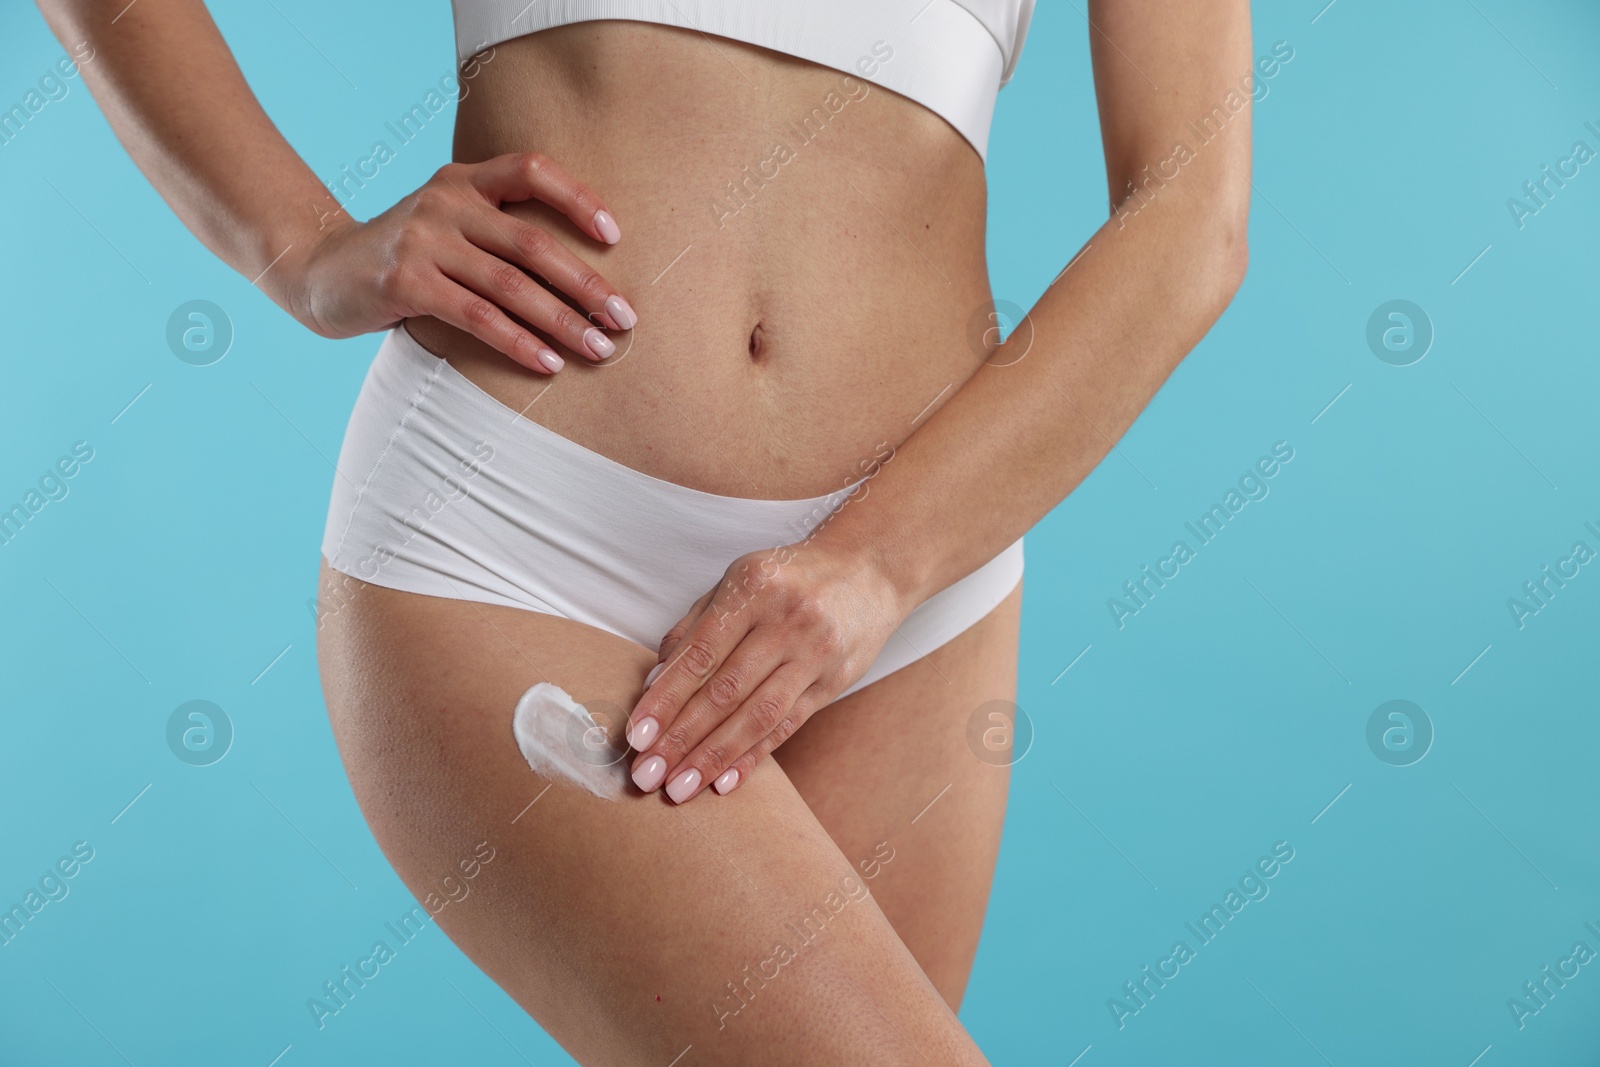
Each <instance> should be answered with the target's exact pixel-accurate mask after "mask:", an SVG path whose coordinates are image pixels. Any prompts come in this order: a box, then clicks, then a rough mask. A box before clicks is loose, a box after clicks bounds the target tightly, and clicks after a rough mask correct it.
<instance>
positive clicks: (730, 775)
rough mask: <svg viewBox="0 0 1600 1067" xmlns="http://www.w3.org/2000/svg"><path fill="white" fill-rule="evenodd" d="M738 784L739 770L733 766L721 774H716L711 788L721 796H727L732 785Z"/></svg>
mask: <svg viewBox="0 0 1600 1067" xmlns="http://www.w3.org/2000/svg"><path fill="white" fill-rule="evenodd" d="M738 784H739V771H738V769H737V768H734V767H729V768H728V769H727V770H725V771H723V772H722V773H721V774H719V775H717V780H716V781H714V782H712V783H711V788H712V789H715V790H716V791H717V792H718V793H719V794H721V795H722V796H727V795H728V790H730V789H732V788H733V787H734V786H736V785H738Z"/></svg>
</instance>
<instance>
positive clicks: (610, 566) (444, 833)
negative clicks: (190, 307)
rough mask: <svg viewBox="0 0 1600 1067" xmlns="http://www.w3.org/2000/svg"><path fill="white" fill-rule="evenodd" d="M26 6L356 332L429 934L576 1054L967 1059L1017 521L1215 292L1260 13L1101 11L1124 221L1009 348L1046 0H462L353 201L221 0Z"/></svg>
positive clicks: (392, 787)
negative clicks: (446, 130) (181, 74)
mask: <svg viewBox="0 0 1600 1067" xmlns="http://www.w3.org/2000/svg"><path fill="white" fill-rule="evenodd" d="M43 6H44V8H45V12H46V15H47V17H48V18H49V20H50V22H51V24H52V26H53V27H54V29H55V31H56V33H57V34H58V36H60V38H61V39H62V40H63V41H64V42H77V41H81V40H87V41H88V42H90V44H92V46H93V48H94V50H95V55H96V61H95V63H94V64H93V65H92V66H87V67H85V68H84V75H85V77H86V78H87V79H88V82H89V84H90V86H91V87H92V89H93V91H94V93H95V95H96V97H97V99H98V100H99V101H100V102H101V104H102V106H103V107H104V108H105V110H106V112H107V114H108V116H109V117H110V120H111V122H112V124H113V126H114V127H115V129H116V131H117V133H118V135H119V136H120V137H121V139H122V142H123V144H124V145H125V146H126V147H127V149H128V151H129V152H130V154H131V155H132V156H133V158H134V159H135V161H136V162H137V163H138V164H139V165H140V166H141V167H142V168H143V170H144V172H145V173H146V174H147V175H148V176H149V178H150V180H151V181H152V182H153V183H154V184H155V186H156V187H157V188H158V189H159V190H160V192H161V193H162V195H163V196H164V197H165V198H166V199H167V202H168V203H169V204H170V205H171V206H172V207H173V209H174V210H175V211H176V212H177V213H178V215H179V216H180V217H181V218H182V219H183V221H184V222H185V223H186V224H187V225H188V226H189V227H190V228H191V229H192V230H193V231H194V232H195V234H196V235H197V236H198V237H199V238H200V239H201V240H202V241H204V242H205V243H206V244H207V246H208V247H210V248H211V249H213V250H214V251H215V252H216V253H217V254H218V255H219V256H221V257H222V258H223V259H224V260H226V261H227V262H228V263H229V264H230V265H232V266H233V267H235V268H236V269H237V270H239V271H240V272H241V273H243V274H244V275H245V276H247V277H249V278H251V279H252V280H253V281H254V282H255V284H257V285H258V286H259V287H260V288H261V289H262V290H263V291H264V292H265V293H266V294H267V295H268V296H270V297H271V298H272V299H273V300H274V301H276V302H277V303H278V304H280V305H281V306H282V307H283V308H284V309H285V310H286V311H288V312H289V313H290V314H291V315H293V316H294V317H295V318H296V319H297V320H298V321H299V322H301V323H303V324H304V325H305V326H307V327H308V328H309V329H311V330H312V331H313V332H315V333H317V334H319V335H320V336H324V337H354V336H357V335H360V334H364V333H371V332H374V331H379V330H383V331H386V332H385V334H384V340H383V344H382V346H381V347H380V349H379V352H378V356H377V358H376V359H375V361H374V364H373V367H372V369H371V371H370V372H369V374H368V377H367V381H366V383H365V385H364V387H363V389H362V394H361V397H360V398H359V400H358V402H357V405H356V410H355V413H354V414H353V416H352V419H351V424H350V427H349V428H348V429H347V431H346V437H345V444H344V451H343V453H342V454H341V460H340V464H339V473H338V477H337V478H336V479H335V485H334V494H333V506H332V507H331V509H330V513H329V520H328V530H327V536H326V537H325V539H324V543H323V552H324V556H325V557H326V558H325V560H324V563H323V568H322V597H321V611H320V614H319V656H320V661H321V668H322V672H323V682H324V689H325V692H326V695H327V702H328V709H329V712H330V715H331V717H332V721H333V726H334V730H335V735H336V738H337V740H338V744H339V747H340V751H341V754H342V756H343V758H344V761H345V766H346V769H347V771H348V773H349V776H350V780H351V783H352V785H353V787H354V789H355V793H356V796H357V799H358V800H359V802H360V804H361V806H362V810H363V812H364V813H365V815H366V817H367V819H368V821H369V823H370V825H371V827H372V830H373V833H374V834H375V835H376V837H377V840H378V842H379V843H380V845H381V846H382V848H383V850H384V852H385V854H386V856H387V857H388V858H389V860H390V861H391V862H392V863H393V865H394V867H395V869H396V870H397V871H398V873H399V874H400V876H401V877H402V879H404V880H405V882H406V884H407V885H408V886H409V887H410V888H411V890H412V891H413V892H414V893H415V894H416V895H417V897H418V898H419V900H424V901H433V900H436V899H438V894H439V888H438V887H439V886H440V884H441V881H442V880H443V879H446V878H449V879H451V881H452V882H459V880H460V879H461V878H462V877H463V876H464V872H469V871H470V876H471V877H472V879H473V882H472V891H471V894H470V896H468V897H465V898H463V899H461V900H460V901H459V902H458V903H452V904H450V906H449V907H444V906H443V905H442V904H441V905H440V906H439V910H438V911H437V912H436V914H437V917H438V921H439V923H440V925H441V926H442V927H443V928H444V929H445V930H446V931H447V932H448V933H449V935H450V936H451V938H453V939H454V940H455V942H456V943H457V944H458V945H459V946H460V947H461V948H462V950H463V951H465V952H466V953H467V955H468V956H470V957H471V958H472V959H473V961H474V962H475V963H477V964H478V965H479V966H480V967H482V968H483V970H484V971H485V972H487V973H488V974H489V975H490V976H491V977H492V978H493V979H494V980H495V981H496V982H498V983H499V984H500V986H501V987H502V988H504V989H505V990H506V992H507V993H508V994H510V995H511V996H512V997H513V998H515V999H516V1000H517V1002H518V1003H519V1004H521V1005H522V1006H523V1007H524V1008H525V1009H526V1010H527V1011H528V1012H529V1013H530V1014H531V1015H532V1016H533V1017H534V1018H535V1019H537V1020H538V1022H539V1023H540V1024H541V1025H542V1026H543V1027H544V1028H545V1029H546V1030H547V1031H549V1032H550V1033H551V1034H552V1035H553V1036H554V1037H555V1038H556V1039H557V1040H558V1041H560V1042H561V1044H562V1045H563V1046H564V1047H565V1048H567V1049H568V1050H569V1051H570V1052H571V1053H572V1055H573V1056H574V1057H576V1058H577V1059H578V1060H579V1061H580V1062H582V1063H628V1064H635V1063H636V1064H652V1065H661V1064H666V1063H669V1062H679V1061H678V1060H675V1059H674V1058H675V1057H684V1058H683V1059H682V1061H681V1062H684V1063H691V1062H694V1063H720V1064H747V1063H764V1064H791V1063H792V1064H821V1063H843V1062H849V1063H872V1064H880V1063H881V1064H902V1063H903V1064H911V1063H924V1062H939V1063H962V1064H976V1063H984V1062H987V1061H985V1060H984V1058H983V1056H982V1054H981V1053H980V1052H979V1051H978V1048H977V1046H976V1045H975V1044H974V1043H973V1042H972V1040H971V1038H970V1037H969V1036H968V1035H967V1033H966V1032H965V1031H964V1029H963V1028H962V1027H961V1025H960V1023H959V1022H958V1021H957V1019H956V1016H955V1013H954V1010H955V1009H956V1008H957V1007H958V1006H959V1003H960V1000H961V997H962V993H963V990H964V988H965V985H966V981H967V976H968V972H969V969H970V967H971V963H972V959H973V954H974V952H975V949H976V946H977V939H978V935H979V931H980V928H981V924H982V918H983V911H984V908H985V905H986V901H987V897H988V892H989V885H990V881H991V877H992V872H993V868H994V862H995V857H996V853H997V849H998V846H999V837H1000V830H1001V824H1002V819H1003V814H1004V806H1005V796H1006V784H1007V774H1006V770H1005V768H1004V767H995V766H993V765H991V763H989V762H984V761H982V760H979V759H975V758H973V754H972V752H971V751H970V750H969V747H968V744H967V732H968V725H969V720H971V719H972V717H973V715H974V712H975V711H977V710H978V709H980V708H981V707H982V706H983V705H985V704H987V703H989V702H992V701H997V700H998V701H1005V700H1009V699H1010V698H1011V697H1012V696H1013V695H1014V686H1015V668H1016V651H1017V626H1018V608H1019V603H1020V595H1021V587H1020V581H1019V579H1020V572H1021V554H1020V538H1021V536H1022V534H1023V532H1024V531H1026V530H1027V529H1028V528H1029V527H1030V526H1032V525H1033V523H1034V522H1035V521H1037V520H1038V519H1039V518H1040V517H1041V516H1042V515H1044V514H1045V513H1046V512H1047V511H1048V510H1049V509H1050V508H1052V507H1053V506H1054V505H1055V504H1057V503H1058V502H1060V501H1061V500H1062V499H1063V498H1064V497H1065V496H1066V494H1067V493H1068V492H1069V491H1070V490H1071V489H1072V488H1073V487H1074V486H1075V485H1076V484H1077V483H1078V482H1079V481H1080V480H1082V478H1083V477H1084V476H1086V475H1087V474H1088V472H1089V471H1090V470H1092V469H1093V467H1094V466H1095V464H1096V463H1097V462H1098V461H1099V460H1100V459H1101V458H1102V457H1103V456H1104V454H1105V453H1106V452H1107V451H1108V450H1109V448H1110V447H1111V444H1112V442H1113V441H1114V440H1115V439H1116V437H1118V436H1119V435H1120V434H1121V433H1122V432H1123V431H1124V430H1126V428H1127V427H1128V426H1129V424H1130V423H1131V422H1132V420H1133V419H1134V418H1135V417H1136V415H1137V414H1138V412H1139V411H1140V410H1141V409H1142V408H1143V406H1144V405H1145V404H1146V403H1147V402H1148V401H1149V399H1150V397H1151V396H1152V395H1153V394H1154V392H1155V391H1156V389H1157V388H1159V386H1160V385H1161V383H1162V382H1163V381H1164V380H1165V379H1166V377H1167V376H1168V375H1169V374H1170V373H1171V371H1172V369H1173V368H1174V367H1175V366H1176V364H1177V363H1178V362H1179V360H1181V359H1182V357H1183V356H1184V355H1185V354H1186V353H1187V352H1188V350H1189V349H1190V348H1191V347H1192V346H1193V345H1194V344H1195V343H1196V342H1197V341H1198V340H1199V339H1200V338H1201V337H1202V336H1203V335H1204V333H1205V332H1206V330H1207V329H1208V328H1209V327H1210V325H1211V324H1212V322H1213V321H1214V320H1215V319H1216V317H1217V316H1218V315H1219V314H1220V313H1221V312H1222V310H1223V309H1224V308H1225V307H1226V305H1227V303H1228V302H1229V300H1230V299H1231V297H1232V295H1233V293H1234V291H1235V290H1236V289H1237V287H1238V285H1239V283H1240V281H1241V279H1242V277H1243V274H1244V270H1245V260H1246V253H1245V236H1244V235H1245V223H1246V215H1247V207H1248V200H1249V191H1250V186H1249V158H1250V152H1249V147H1250V140H1249V109H1248V103H1249V99H1248V97H1249V87H1250V76H1251V54H1250V30H1249V16H1248V5H1247V3H1246V0H1198V2H1197V0H1119V2H1117V3H1090V4H1089V24H1090V27H1091V29H1090V33H1091V41H1092V54H1093V60H1094V71H1095V85H1096V92H1097V96H1098V100H1099V107H1100V114H1101V119H1102V130H1103V140H1104V148H1105V157H1106V164H1107V168H1106V169H1107V177H1108V181H1109V189H1110V194H1111V196H1110V199H1111V207H1112V216H1113V217H1112V218H1111V219H1110V220H1109V221H1108V222H1107V223H1106V224H1105V226H1103V227H1102V228H1101V229H1100V230H1099V232H1097V233H1096V234H1095V235H1094V236H1093V237H1091V239H1090V240H1089V242H1088V243H1087V244H1086V245H1085V247H1084V248H1083V249H1082V250H1081V251H1080V252H1079V253H1078V254H1077V255H1076V256H1075V257H1071V258H1070V261H1069V257H1068V256H1067V255H1066V254H1065V253H1066V252H1067V250H1065V249H1064V250H1063V254H1062V257H1061V259H1062V262H1063V263H1066V264H1068V266H1067V269H1065V270H1064V271H1063V272H1062V273H1061V275H1060V276H1059V277H1058V278H1057V279H1056V280H1055V281H1054V282H1053V284H1051V286H1050V287H1049V289H1048V290H1047V291H1046V292H1045V294H1044V295H1043V297H1042V298H1041V299H1040V300H1039V302H1038V303H1037V305H1036V306H1035V307H1034V308H1033V309H1032V311H1031V312H1030V313H1029V316H1028V321H1027V322H1025V323H1022V324H1020V325H1019V326H1018V328H1017V329H1016V330H1015V331H1014V332H1013V333H1012V334H1011V335H1010V337H1009V339H1008V340H1007V341H1006V342H1005V343H1004V344H1000V345H998V347H996V345H995V342H996V340H997V338H995V337H994V336H993V334H992V330H991V329H990V327H992V325H993V319H994V317H993V314H992V313H993V310H994V305H993V303H992V300H991V296H990V293H989V289H988V282H987V266H986V262H985V257H984V222H985V196H986V192H985V181H984V159H983V154H984V152H985V150H986V147H987V134H988V127H989V120H990V116H991V114H992V109H993V105H994V100H995V94H996V91H997V90H998V88H999V86H1000V85H1001V84H1002V83H1003V82H1004V81H1005V80H1006V79H1007V78H1008V77H1009V76H1010V73H1011V70H1012V68H1013V66H1014V65H1015V63H1016V60H1017V58H1018V56H1019V54H1020V51H1021V48H1022V43H1023V37H1024V35H1025V33H1026V30H1027V26H1028V21H1029V16H1030V14H1031V0H963V2H959V3H958V2H957V0H906V2H901V0H875V2H872V3H867V2H860V3H853V4H847V3H832V4H829V3H822V4H819V3H818V0H763V2H760V3H757V2H755V0H745V2H742V3H735V2H734V0H724V2H721V3H713V2H709V0H707V2H700V3H695V2H692V0H660V2H659V3H658V2H649V0H543V3H540V4H529V5H524V3H523V2H522V0H514V2H511V0H508V2H506V3H503V4H502V3H499V2H498V0H456V2H455V8H454V14H455V21H456V36H457V41H456V45H457V55H458V59H461V60H462V61H463V62H462V68H461V69H462V78H463V81H462V85H463V86H464V89H463V92H462V94H461V100H460V106H459V108H458V114H457V125H456V135H455V149H454V156H455V160H456V161H455V162H453V163H450V164H448V165H446V166H444V167H442V168H441V169H440V170H439V171H438V173H436V174H435V175H434V176H433V178H431V179H430V180H429V181H428V182H427V183H426V184H425V185H424V186H423V187H422V188H420V189H418V190H417V191H416V192H414V193H412V194H410V195H409V196H407V197H405V198H404V199H403V200H401V201H400V202H399V203H398V204H396V205H395V206H394V207H392V208H390V209H389V210H388V211H385V212H384V213H382V214H381V215H378V216H377V217H375V218H373V219H371V220H369V221H366V222H358V221H356V220H354V219H353V218H351V217H350V216H349V215H348V214H347V213H346V212H345V211H344V210H343V209H342V208H341V207H340V206H339V204H338V203H337V201H336V200H335V199H334V198H333V197H332V196H331V195H330V193H329V190H328V189H327V188H325V187H324V186H323V185H322V183H321V182H319V181H318V180H317V178H316V177H315V176H314V175H313V174H312V172H311V171H310V170H309V169H308V168H307V167H306V165H305V164H304V163H303V162H302V161H301V160H300V159H299V158H298V157H297V156H296V155H295V153H294V152H293V150H292V149H291V148H290V147H289V145H288V144H287V143H286V142H285V141H284V139H283V138H282V137H281V136H280V135H279V133H278V132H277V130H276V129H275V128H274V127H273V125H272V124H271V122H270V121H269V120H268V118H267V117H266V115H265V114H264V113H263V111H262V110H261V108H260V107H259V105H258V104H257V103H256V101H255V100H254V98H253V96H252V94H251V93H250V91H249V89H248V88H247V86H246V84H245V82H244V80H243V78H242V76H241V74H240V72H239V70H238V69H237V67H236V66H235V64H234V62H233V60H232V57H231V55H230V53H229V52H228V49H227V47H226V45H225V44H224V42H223V41H222V39H221V37H220V36H219V34H218V33H217V30H216V28H215V26H214V24H213V23H212V21H211V20H210V18H209V17H208V15H207V12H206V10H205V8H204V6H203V5H202V3H201V2H200V0H141V2H140V3H138V4H137V5H134V6H127V5H126V4H125V3H124V0H112V2H109V3H101V2H97V0H54V2H52V3H47V4H45V5H43ZM113 23H115V24H114V25H113ZM180 65H181V67H182V69H183V70H184V71H185V72H186V75H187V76H186V77H185V78H184V79H181V80H180V79H175V78H172V77H170V76H169V72H170V71H172V70H175V69H179V67H180ZM196 84H203V85H204V87H205V91H204V92H199V93H197V92H194V91H193V87H194V86H195V85H196ZM1241 90H1242V94H1243V95H1242V97H1241ZM1235 101H1237V106H1235ZM1191 121H1192V122H1198V123H1199V124H1200V125H1201V126H1202V127H1204V128H1205V130H1206V131H1207V132H1206V134H1205V135H1204V136H1205V140H1204V141H1203V142H1201V141H1200V140H1199V139H1198V138H1197V137H1196V135H1195V133H1193V132H1191V131H1192V130H1196V127H1193V126H1191V125H1190V123H1191ZM1037 133H1038V135H1039V136H1041V137H1046V136H1050V131H1048V130H1040V131H1037ZM1213 133H1214V136H1213V135H1212V134H1213ZM1179 147H1181V149H1182V150H1181V151H1179ZM697 598H698V599H697ZM541 683H542V684H541ZM596 726H598V727H599V728H600V729H599V730H596V729H595V727H596ZM601 731H604V733H605V735H606V736H597V735H599V734H600V733H601ZM624 731H625V733H626V737H627V739H628V740H629V742H631V747H632V751H631V752H628V753H627V755H626V757H625V758H624V757H623V753H624V751H625V750H624V749H623V748H622V747H621V743H620V741H618V740H617V738H618V736H619V735H621V734H623V733H624ZM608 737H609V738H610V743H608V741H607V738H608ZM780 745H781V747H780ZM563 746H565V747H563ZM768 755H770V756H771V757H772V758H771V759H767V758H765V757H766V756H768ZM629 778H631V783H630V782H629V781H628V780H627V779H629ZM708 789H710V790H712V795H710V796H706V797H704V798H700V797H699V795H700V794H702V793H705V792H706V791H707V790H708ZM662 794H665V795H664V796H663V795H662ZM485 856H490V857H492V860H491V861H489V862H483V857H485ZM429 907H430V910H434V909H433V905H432V904H430V905H429Z"/></svg>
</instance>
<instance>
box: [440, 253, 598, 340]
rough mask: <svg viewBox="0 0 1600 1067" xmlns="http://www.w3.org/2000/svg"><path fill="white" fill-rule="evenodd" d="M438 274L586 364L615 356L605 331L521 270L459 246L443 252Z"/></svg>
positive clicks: (510, 264) (498, 259) (496, 258)
mask: <svg viewBox="0 0 1600 1067" xmlns="http://www.w3.org/2000/svg"><path fill="white" fill-rule="evenodd" d="M439 269H440V270H441V271H443V272H444V274H445V275H447V276H448V277H450V278H452V279H454V280H455V281H457V282H460V283H461V284H462V285H464V286H466V287H467V288H468V289H471V290H472V291H473V292H475V293H477V294H479V295H480V296H482V297H485V298H486V299H488V300H489V301H491V302H493V303H494V304H495V305H497V306H498V307H502V308H505V309H506V310H507V311H510V312H512V313H513V314H515V315H516V316H518V317H519V318H521V319H523V320H524V321H525V322H527V323H528V324H530V325H531V326H533V327H534V328H535V329H539V330H543V331H544V333H545V334H546V335H548V336H549V337H550V338H551V339H553V340H554V341H556V342H557V343H559V344H561V345H564V346H565V347H566V348H567V349H568V350H570V351H572V352H576V353H578V354H580V355H582V356H583V357H584V358H585V359H588V360H590V361H591V362H598V361H599V360H602V359H604V358H606V357H607V356H609V355H611V354H612V353H613V352H615V351H616V350H617V346H616V344H615V343H613V342H612V340H611V338H609V337H607V336H606V335H605V331H604V330H601V329H600V328H599V327H597V326H592V325H590V324H589V321H588V320H587V319H585V318H584V317H583V316H582V315H579V314H578V313H577V312H576V311H574V310H572V308H570V307H568V306H567V305H566V303H565V302H563V301H562V300H561V299H560V298H559V297H557V296H555V294H553V293H551V292H550V291H549V290H547V289H545V287H544V286H542V285H540V284H539V283H538V282H536V281H534V280H533V279H532V278H530V277H528V275H527V274H526V273H524V272H523V270H522V268H521V267H518V266H516V265H515V264H512V263H507V262H506V261H505V260H503V259H500V258H498V257H496V256H492V255H490V254H489V253H488V252H485V251H484V250H483V249H481V248H478V247H476V246H473V245H460V246H457V247H455V248H453V249H449V250H446V251H445V252H444V253H443V254H442V255H441V256H440V257H439ZM506 354H507V355H512V353H510V352H507V353H506ZM513 358H515V357H514V356H513Z"/></svg>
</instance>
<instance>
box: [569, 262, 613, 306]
mask: <svg viewBox="0 0 1600 1067" xmlns="http://www.w3.org/2000/svg"><path fill="white" fill-rule="evenodd" d="M573 286H574V288H576V289H577V292H576V293H574V294H573V295H574V296H582V297H588V298H589V300H591V301H592V302H594V303H597V304H598V303H601V302H602V301H604V300H605V298H606V297H608V296H610V295H611V290H610V288H609V287H608V286H607V285H606V282H605V279H604V278H602V277H600V272H599V271H597V270H594V269H592V268H589V269H585V270H582V271H580V272H579V273H578V276H577V278H575V279H574V280H573Z"/></svg>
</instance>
